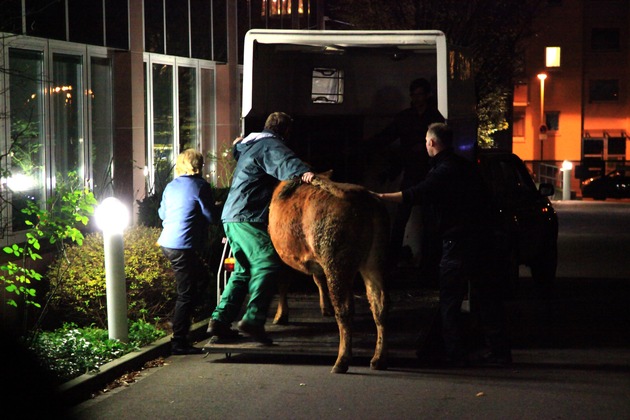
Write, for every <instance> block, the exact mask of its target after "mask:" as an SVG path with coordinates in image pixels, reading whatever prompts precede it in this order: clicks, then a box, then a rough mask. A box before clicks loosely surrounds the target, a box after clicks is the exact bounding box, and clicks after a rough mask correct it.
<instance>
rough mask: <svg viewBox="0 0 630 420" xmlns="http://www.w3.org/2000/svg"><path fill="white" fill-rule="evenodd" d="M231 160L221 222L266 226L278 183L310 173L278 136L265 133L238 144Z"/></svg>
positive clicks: (250, 136) (252, 135) (257, 134)
mask: <svg viewBox="0 0 630 420" xmlns="http://www.w3.org/2000/svg"><path fill="white" fill-rule="evenodd" d="M234 157H235V158H236V160H237V163H236V168H235V170H234V176H233V178H232V185H231V186H230V192H229V193H228V196H227V199H226V201H225V206H224V207H223V213H222V214H221V220H222V221H223V223H230V222H249V223H265V224H266V223H268V218H269V202H270V201H271V196H272V194H273V190H274V188H275V186H276V185H277V183H278V180H280V181H284V180H287V179H290V178H293V177H296V176H301V175H302V174H303V173H305V172H309V171H310V168H309V167H308V166H307V165H306V164H305V163H304V162H302V161H301V160H300V159H299V158H298V157H297V155H296V154H295V153H293V151H292V150H291V149H289V148H288V147H287V146H286V145H285V144H284V142H283V140H282V138H281V137H279V136H277V135H276V134H274V133H273V132H271V131H267V130H264V131H263V132H262V133H252V134H250V135H249V136H247V137H246V138H244V139H243V140H242V141H241V142H240V143H237V144H236V146H235V148H234Z"/></svg>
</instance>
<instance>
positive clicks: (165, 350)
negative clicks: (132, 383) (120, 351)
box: [58, 318, 209, 405]
mask: <svg viewBox="0 0 630 420" xmlns="http://www.w3.org/2000/svg"><path fill="white" fill-rule="evenodd" d="M208 322H209V318H208V319H205V320H202V321H199V322H197V323H195V324H193V325H192V326H191V328H190V336H191V338H192V339H193V340H195V341H196V340H199V339H202V338H203V337H204V334H205V333H206V329H207V328H208ZM170 354H171V334H169V335H167V336H166V337H162V338H160V339H159V340H157V341H155V342H154V343H152V344H149V345H147V346H144V347H142V348H141V349H140V350H138V351H133V352H131V353H127V354H125V355H124V356H122V357H119V358H118V359H116V360H112V361H111V362H109V363H106V364H104V365H103V366H101V367H100V368H99V369H98V371H95V372H88V373H85V374H83V375H81V376H79V377H77V378H74V379H71V380H70V381H67V382H64V383H63V384H61V385H60V386H59V388H58V392H59V397H60V398H61V399H62V400H63V402H64V403H66V404H68V405H76V404H78V403H80V402H83V401H85V400H89V399H90V398H91V397H92V394H94V393H95V392H96V391H98V390H99V389H102V388H104V387H105V386H107V384H108V383H110V382H112V381H114V380H115V379H117V378H119V377H120V376H122V375H124V374H125V373H128V372H131V371H134V370H138V369H140V368H142V366H144V364H145V363H146V362H148V361H150V360H153V359H157V358H158V357H165V356H170Z"/></svg>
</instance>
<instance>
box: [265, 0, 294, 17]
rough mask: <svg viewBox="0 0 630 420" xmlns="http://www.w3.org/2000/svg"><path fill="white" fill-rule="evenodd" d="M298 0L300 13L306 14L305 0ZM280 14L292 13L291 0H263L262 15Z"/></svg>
mask: <svg viewBox="0 0 630 420" xmlns="http://www.w3.org/2000/svg"><path fill="white" fill-rule="evenodd" d="M297 1H298V14H300V15H303V14H304V0H297ZM267 11H269V16H271V17H273V16H280V15H290V14H291V0H262V12H261V13H262V16H267Z"/></svg>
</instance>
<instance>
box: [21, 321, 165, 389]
mask: <svg viewBox="0 0 630 420" xmlns="http://www.w3.org/2000/svg"><path fill="white" fill-rule="evenodd" d="M165 335H166V333H165V332H164V331H161V330H158V329H157V328H155V327H153V326H152V325H150V324H148V323H146V322H144V321H143V320H139V321H134V322H131V324H130V327H129V343H127V344H125V343H122V342H120V341H118V340H113V339H110V338H109V337H108V332H107V330H104V329H99V328H93V327H86V328H79V327H78V326H77V325H76V324H73V323H64V325H63V326H62V327H61V328H59V329H57V330H55V331H50V332H40V333H38V334H37V335H36V336H34V337H32V342H31V343H30V345H29V349H30V350H31V351H32V352H33V353H34V355H35V356H36V358H37V360H38V362H39V364H40V365H41V367H42V368H43V369H44V370H45V371H47V372H51V373H52V374H53V375H54V377H55V378H57V379H58V381H59V382H60V383H61V382H63V381H68V380H70V379H73V378H76V377H77V376H80V375H83V374H84V373H88V372H92V371H95V370H98V368H99V367H101V366H102V365H104V364H105V363H108V362H110V361H112V360H114V359H117V358H119V357H121V356H123V355H125V354H127V353H130V352H132V351H134V350H138V349H139V348H140V347H142V346H145V345H147V344H150V343H152V342H154V341H155V340H157V339H159V338H161V337H164V336H165Z"/></svg>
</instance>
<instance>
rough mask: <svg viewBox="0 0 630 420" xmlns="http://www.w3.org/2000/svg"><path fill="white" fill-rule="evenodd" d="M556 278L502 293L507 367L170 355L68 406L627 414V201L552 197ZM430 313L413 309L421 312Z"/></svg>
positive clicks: (374, 414)
mask: <svg viewBox="0 0 630 420" xmlns="http://www.w3.org/2000/svg"><path fill="white" fill-rule="evenodd" d="M554 205H555V207H556V209H557V211H558V213H559V216H560V239H559V266H558V281H557V284H556V290H555V292H556V293H555V295H554V296H547V297H546V298H540V297H539V296H538V293H537V291H536V289H535V287H534V285H533V284H532V283H531V281H530V279H529V278H527V277H526V276H527V271H526V270H523V275H524V279H523V281H522V283H521V285H522V287H521V288H520V289H519V294H518V296H517V297H516V298H515V299H514V300H512V301H510V302H509V303H508V313H509V318H510V325H511V327H512V337H513V344H514V354H513V356H514V365H513V366H512V367H510V368H464V369H436V368H426V367H421V366H419V365H418V364H417V363H415V362H414V361H413V360H409V359H404V360H393V361H392V363H391V366H390V369H388V370H386V371H372V370H370V369H369V367H368V361H367V360H366V359H363V358H359V359H358V360H355V361H354V364H353V365H352V366H351V368H350V371H349V373H348V374H345V375H334V374H331V373H329V372H330V368H331V366H332V362H333V360H332V359H331V358H330V357H314V356H292V357H287V356H261V355H253V354H249V355H233V356H232V358H231V359H229V360H226V358H225V355H223V354H210V355H208V356H206V357H204V356H203V355H198V356H172V357H169V358H167V359H166V363H165V364H164V366H161V367H158V368H151V369H147V370H145V371H143V372H142V374H141V375H140V376H139V377H138V380H137V382H135V383H132V384H130V385H129V386H125V387H119V388H117V389H115V390H113V391H111V392H108V393H106V394H102V395H99V396H97V397H96V398H94V399H91V400H89V401H85V402H83V403H81V404H79V405H77V406H76V407H73V409H72V411H71V413H69V414H67V416H66V417H67V418H78V419H117V420H120V419H128V418H129V419H131V418H134V419H149V418H151V419H166V418H169V419H175V418H187V419H215V418H216V419H219V418H236V419H337V418H343V419H354V418H356V419H385V418H396V419H419V418H427V419H508V418H509V419H628V418H630V305H628V299H630V293H629V292H630V258H628V257H629V255H628V253H630V203H619V202H605V203H601V202H586V201H584V202H582V201H579V202H578V201H576V202H567V203H564V202H555V203H554ZM426 321H427V320H418V322H419V323H422V322H426Z"/></svg>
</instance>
